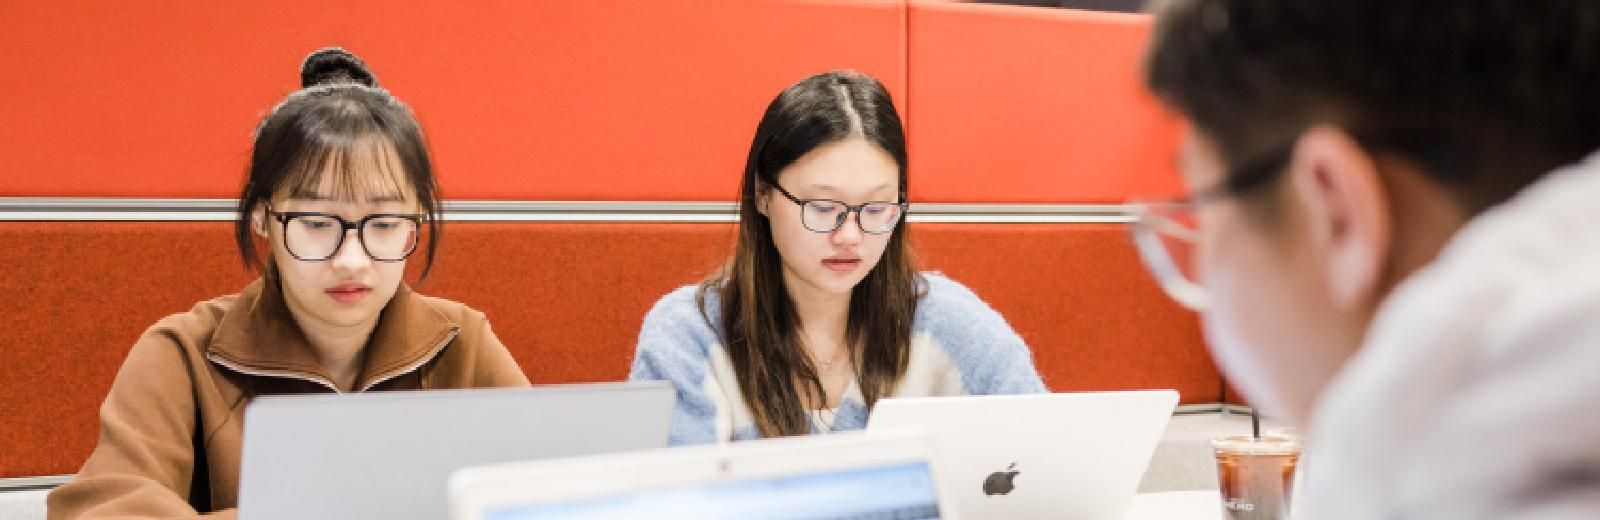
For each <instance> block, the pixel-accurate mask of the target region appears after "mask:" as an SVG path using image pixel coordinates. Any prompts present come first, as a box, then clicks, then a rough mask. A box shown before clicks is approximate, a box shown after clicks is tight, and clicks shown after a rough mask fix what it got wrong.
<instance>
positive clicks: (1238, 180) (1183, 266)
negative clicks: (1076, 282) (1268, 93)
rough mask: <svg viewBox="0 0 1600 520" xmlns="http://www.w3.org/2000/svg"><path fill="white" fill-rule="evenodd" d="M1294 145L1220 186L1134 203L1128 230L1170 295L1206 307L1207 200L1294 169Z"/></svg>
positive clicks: (1243, 168) (1230, 176) (1230, 175)
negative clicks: (1197, 266) (1196, 253)
mask: <svg viewBox="0 0 1600 520" xmlns="http://www.w3.org/2000/svg"><path fill="white" fill-rule="evenodd" d="M1294 149H1295V142H1294V141H1291V142H1289V143H1288V144H1286V145H1282V146H1279V147H1277V148H1273V149H1271V150H1270V151H1269V152H1267V153H1265V154H1262V155H1260V156H1258V157H1257V158H1256V159H1255V160H1252V161H1249V162H1246V163H1244V164H1242V165H1241V166H1239V167H1236V168H1232V169H1230V170H1229V171H1228V174H1227V176H1226V177H1225V178H1224V180H1223V181H1222V182H1221V183H1219V184H1218V185H1216V186H1211V187H1209V188H1206V189H1203V190H1200V191H1197V192H1194V193H1193V194H1190V195H1189V196H1187V197H1182V198H1178V199H1173V200H1168V201H1161V202H1138V203H1134V204H1133V205H1132V206H1133V207H1132V211H1133V214H1134V220H1133V223H1132V224H1131V225H1129V226H1128V230H1129V233H1130V234H1132V236H1133V243H1134V246H1135V247H1136V248H1137V249H1138V251H1139V259H1140V260H1142V261H1143V262H1144V265H1145V267H1146V268H1147V269H1149V270H1150V274H1151V275H1152V276H1154V277H1155V279H1156V282H1157V283H1158V284H1160V285H1161V289H1162V290H1163V291H1165V292H1166V293H1167V295H1168V296H1170V297H1172V299H1173V300H1176V301H1177V302H1178V303H1179V304H1182V305H1183V306H1184V307H1187V308H1189V309H1191V310H1195V311H1202V310H1205V309H1206V307H1207V306H1208V305H1209V304H1210V300H1211V298H1210V294H1209V293H1208V292H1207V291H1206V289H1205V286H1204V285H1202V284H1201V283H1200V281H1199V280H1198V277H1197V276H1195V274H1194V273H1193V269H1194V259H1193V250H1194V242H1195V240H1196V238H1197V237H1198V236H1199V228H1198V222H1197V219H1196V217H1195V215H1196V213H1197V211H1198V210H1199V209H1200V207H1201V206H1204V205H1206V204H1210V203H1213V202H1219V201H1223V200H1228V199H1231V198H1235V197H1238V196H1240V195H1243V194H1246V193H1250V192H1252V191H1254V190H1257V189H1259V188H1261V187H1263V186H1266V185H1267V184H1269V183H1271V182H1272V181H1273V180H1276V179H1277V178H1278V177H1279V176H1280V175H1281V174H1282V172H1283V171H1284V170H1286V169H1287V168H1288V165H1289V161H1290V160H1291V159H1292V158H1293V157H1294Z"/></svg>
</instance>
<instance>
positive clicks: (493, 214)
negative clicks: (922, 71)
mask: <svg viewBox="0 0 1600 520" xmlns="http://www.w3.org/2000/svg"><path fill="white" fill-rule="evenodd" d="M235 204H236V201H235V200H234V199H133V198H69V197H0V221H43V222H52V221H112V222H116V221H128V222H229V221H232V220H233V219H234V207H235ZM736 209H737V206H736V205H735V204H733V203H730V202H620V201H485V200H452V201H445V203H444V219H445V220H446V221H453V222H733V221H735V220H737V217H738V214H737V213H736ZM907 218H908V219H909V220H910V221H911V222H941V223H1011V224H1039V223H1054V224H1060V223H1066V224H1090V223H1110V224H1117V223H1127V222H1130V221H1132V216H1131V212H1130V211H1129V209H1128V206H1125V205H1119V204H950V203H914V204H912V205H911V210H910V212H909V213H908V214H907Z"/></svg>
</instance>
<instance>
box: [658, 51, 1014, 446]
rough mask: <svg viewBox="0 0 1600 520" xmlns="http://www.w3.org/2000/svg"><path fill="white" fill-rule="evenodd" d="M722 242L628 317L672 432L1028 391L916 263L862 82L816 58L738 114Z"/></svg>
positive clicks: (683, 436)
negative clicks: (707, 265)
mask: <svg viewBox="0 0 1600 520" xmlns="http://www.w3.org/2000/svg"><path fill="white" fill-rule="evenodd" d="M739 201H740V203H739V239H738V240H739V242H738V247H737V249H736V251H735V252H734V255H733V258H732V259H731V260H730V261H729V262H728V264H727V265H726V266H725V267H724V268H723V269H721V270H720V271H719V272H718V273H717V274H716V275H714V276H712V277H711V278H710V279H708V280H706V281H705V282H703V283H701V284H700V285H699V286H689V287H683V288H680V289H678V290H676V291H673V292H671V293H669V294H667V295H666V296H665V297H663V298H662V299H661V300H660V301H659V302H657V303H656V305H655V308H653V309H651V311H650V313H649V314H648V315H646V316H645V319H644V326H643V330H642V331H641V332H640V336H639V347H638V352H637V354H636V355H635V357H634V361H633V369H632V373H631V374H630V375H629V378H630V379H633V380H667V381H671V382H672V383H673V384H674V385H676V386H677V389H678V406H677V410H676V412H675V413H674V415H673V419H672V434H671V442H672V444H675V445H677V444H697V443H708V442H721V441H728V440H741V439H753V438H761V437H779V436H786V435H802V434H808V433H822V432H830V431H843V430H856V429H861V428H863V427H865V426H866V422H867V413H868V411H869V410H870V409H871V408H872V405H873V404H874V403H876V402H877V401H878V399H881V398H887V397H909V396H947V395H981V394H1021V393H1038V392H1044V391H1045V387H1044V384H1043V382H1042V381H1040V379H1039V374H1038V372H1037V371H1035V369H1034V366H1033V359H1032V356H1031V354H1030V352H1029V351H1028V347H1027V345H1024V344H1023V342H1022V339H1021V338H1020V337H1018V336H1017V334H1016V333H1015V332H1013V331H1012V330H1011V327H1009V326H1008V325H1006V322H1005V320H1004V319H1002V318H1001V317H1000V315H999V314H998V313H996V312H995V311H994V310H993V309H991V308H990V307H989V306H988V305H987V304H985V303H984V302H983V300H980V299H978V297H977V295H975V294H973V293H972V291H971V290H969V289H967V288H966V287H964V286H962V285H961V284H958V283H956V282H955V281H952V280H950V279H948V278H945V277H943V276H940V275H937V274H921V273H919V272H918V271H917V268H916V265H915V263H914V261H913V259H912V254H911V249H910V246H909V244H908V243H907V237H906V231H907V230H906V225H905V224H904V222H903V217H904V214H905V210H906V148H905V135H904V132H903V130H902V127H901V124H900V116H899V115H898V114H897V113H895V109H894V104H893V102H892V101H891V100H890V98H889V93H888V91H887V90H885V89H884V88H883V86H882V85H881V84H879V83H878V81H877V80H875V79H873V78H871V77H869V76H866V75H863V74H860V73H856V72H848V71H834V72H827V73H823V74H817V75H814V76H811V77H809V78H806V79H804V80H802V81H800V82H799V83H796V84H794V85H791V86H790V87H788V88H787V89H784V91H783V92H782V93H780V94H779V95H778V97H777V98H776V99H774V100H773V101H772V103H771V104H770V105H768V107H767V111H766V114H765V115H764V116H763V117H762V119H761V123H760V124H759V125H758V126H757V128H756V136H755V141H754V142H753V143H752V144H751V147H750V155H749V159H748V161H747V162H746V165H745V171H744V181H743V183H742V185H741V187H740V199H739Z"/></svg>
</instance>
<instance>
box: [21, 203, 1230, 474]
mask: <svg viewBox="0 0 1600 520" xmlns="http://www.w3.org/2000/svg"><path fill="white" fill-rule="evenodd" d="M229 226H230V224H228V223H70V222H46V223H30V222H8V223H0V243H4V244H6V245H7V247H4V248H0V265H5V266H7V268H8V269H10V270H11V272H12V273H13V274H14V275H13V276H6V277H0V294H5V295H7V297H6V298H0V328H3V329H4V330H6V331H7V332H8V333H9V334H11V336H12V338H13V341H11V342H10V343H8V345H9V346H8V347H7V350H6V355H7V361H6V362H5V363H0V417H3V418H4V420H3V421H0V477H15V476H31V475H50V474H61V473H71V472H74V471H76V470H77V469H78V466H79V465H80V464H82V462H83V459H84V457H86V456H88V453H89V450H90V449H92V448H93V446H94V443H95V439H96V436H97V432H98V423H97V418H96V410H97V409H98V407H99V404H100V402H101V400H102V399H104V397H105V392H106V391H107V389H108V388H109V387H110V384H111V380H112V377H113V376H114V375H115V374H116V371H117V369H118V367H120V366H121V364H122V358H123V357H124V356H125V355H126V353H127V350H128V348H129V347H130V346H131V345H132V343H133V341H134V340H135V339H136V338H137V337H138V335H139V333H140V332H141V331H143V330H144V329H145V328H146V327H148V326H150V324H152V323H154V322H155V321H156V320H157V319H159V318H160V317H161V316H164V315H167V314H171V313H175V312H183V311H185V310H187V309H188V308H190V307H191V306H192V305H193V304H194V303H195V302H196V301H200V300H203V299H208V298H211V297H214V296H219V295H223V294H228V293H232V292H236V291H237V290H238V289H239V288H240V287H242V286H243V285H244V284H246V283H248V282H249V281H250V280H251V278H252V275H249V274H247V273H245V272H244V271H243V270H242V268H241V267H240V266H239V264H238V261H237V259H236V258H235V256H234V251H233V246H232V243H231V241H230V234H229ZM732 231H733V228H732V226H730V225H727V224H597V223H578V224H570V223H540V224H533V223H451V224H450V226H449V227H448V229H447V234H446V237H445V242H444V244H443V248H442V250H441V255H440V257H439V261H438V264H437V270H436V271H435V273H434V275H433V276H432V277H431V278H429V279H428V280H427V281H426V282H424V283H422V284H421V285H419V286H418V287H417V288H418V290H419V291H421V292H423V293H426V294H433V295H437V296H443V297H446V298H451V299H455V300H458V301H462V302H466V303H467V304H469V305H472V306H473V307H475V308H477V309H479V310H482V311H483V312H484V313H486V314H487V315H488V316H489V319H490V321H491V322H492V324H493V326H494V328H495V331H496V333H497V334H498V335H499V336H500V339H501V340H502V341H504V342H505V344H506V345H507V346H508V347H509V348H510V349H511V351H512V353H513V355H514V356H515V357H516V359H517V361H518V363H520V364H521V366H522V368H523V370H524V371H525V372H527V374H528V376H529V377H530V378H531V379H533V380H534V381H535V382H537V383H565V382H577V381H605V380H615V379H621V378H623V377H626V375H627V371H628V365H629V363H630V361H631V359H632V356H633V346H634V343H635V341H636V340H637V336H638V331H639V324H640V320H642V319H643V317H644V313H645V312H646V311H647V310H648V309H649V308H650V306H651V305H652V304H653V303H654V302H655V301H656V299H657V298H659V297H660V296H661V295H663V294H665V293H666V292H667V291H669V290H671V289H673V288H675V287H677V286H680V285H683V284H688V283H693V282H695V281H697V280H699V279H700V278H702V277H704V276H705V275H707V274H708V273H710V272H711V271H712V270H714V269H715V268H716V267H717V266H718V265H720V263H721V262H722V260H723V259H724V257H725V255H727V254H728V252H729V250H730V247H731V245H732V244H731V241H732V238H733V234H732ZM912 233H914V240H915V243H916V244H917V247H918V249H919V251H920V252H921V256H922V258H923V259H924V261H925V262H924V264H925V265H926V266H928V267H931V268H935V269H939V270H942V271H944V272H946V273H947V274H949V275H950V276H952V277H954V278H955V279H957V280H959V281H961V282H963V283H965V284H967V285H968V286H969V287H972V288H973V290H975V291H977V293H978V294H979V295H980V296H981V297H983V298H985V299H986V300H987V301H989V302H990V303H991V304H992V305H993V306H994V307H995V308H996V309H998V310H999V311H1000V312H1001V313H1002V314H1003V315H1005V317H1006V318H1007V319H1008V320H1009V321H1010V323H1011V324H1012V326H1013V327H1014V328H1015V329H1016V330H1017V332H1018V333H1020V334H1021V335H1022V337H1023V338H1025V339H1026V340H1027V342H1028V343H1029V345H1030V346H1031V347H1032V348H1033V349H1034V352H1035V358H1036V360H1037V361H1038V366H1039V368H1040V370H1041V372H1042V373H1043V375H1044V377H1045V380H1046V382H1047V383H1048V384H1049V385H1050V386H1051V388H1053V389H1056V390H1095V389H1097V390H1104V389H1117V388H1150V387H1161V388H1177V389H1179V390H1180V391H1181V392H1182V394H1183V400H1184V402H1211V401H1215V400H1217V399H1218V396H1217V395H1216V389H1217V388H1218V387H1219V386H1220V384H1219V383H1218V382H1217V379H1216V378H1217V376H1216V372H1215V369H1214V368H1212V367H1211V365H1210V362H1209V361H1207V360H1206V358H1205V355H1204V352H1203V350H1201V349H1200V347H1199V345H1198V336H1197V334H1195V331H1194V323H1193V320H1192V318H1191V317H1189V316H1188V315H1186V314H1184V313H1182V312H1181V311H1178V310H1177V309H1176V308H1174V306H1172V305H1171V304H1170V303H1169V302H1168V301H1167V300H1166V299H1165V298H1161V297H1160V295H1159V294H1158V293H1157V292H1156V291H1157V289H1156V288H1155V287H1154V286H1153V285H1152V284H1151V282H1150V281H1149V280H1148V277H1147V276H1146V275H1145V273H1144V272H1143V269H1141V268H1140V267H1139V264H1138V262H1137V260H1136V259H1135V258H1134V256H1133V252H1132V251H1131V249H1130V248H1129V246H1128V244H1127V242H1126V240H1125V239H1124V238H1123V235H1122V233H1121V232H1120V231H1119V229H1118V228H1117V227H1115V226H1109V225H1070V224H1069V225H1004V226H1002V225H968V224H918V225H915V226H913V227H912ZM1001 259H1006V260H1001ZM416 264H417V262H413V263H412V266H411V267H413V268H414V267H416Z"/></svg>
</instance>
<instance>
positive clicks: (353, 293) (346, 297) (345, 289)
mask: <svg viewBox="0 0 1600 520" xmlns="http://www.w3.org/2000/svg"><path fill="white" fill-rule="evenodd" d="M323 292H326V293H327V294H328V297H329V298H333V300H334V301H336V302H339V303H356V302H359V301H361V300H362V299H363V298H366V297H367V296H369V295H371V294H372V288H371V287H368V286H366V285H362V284H358V283H342V284H339V285H335V286H333V287H331V288H329V289H327V290H325V291H323Z"/></svg>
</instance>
